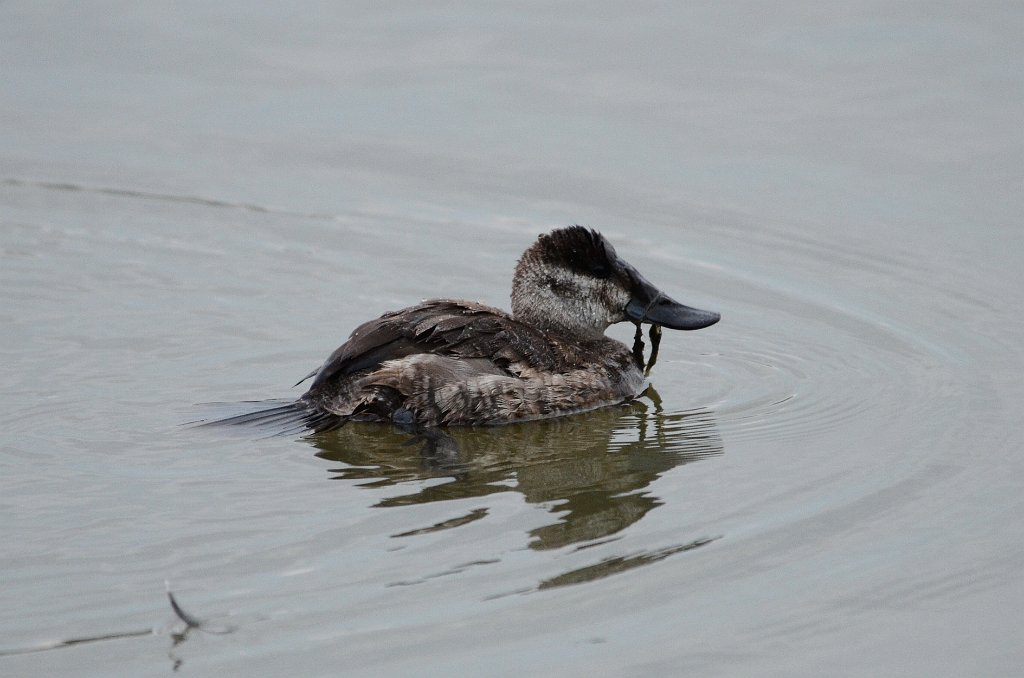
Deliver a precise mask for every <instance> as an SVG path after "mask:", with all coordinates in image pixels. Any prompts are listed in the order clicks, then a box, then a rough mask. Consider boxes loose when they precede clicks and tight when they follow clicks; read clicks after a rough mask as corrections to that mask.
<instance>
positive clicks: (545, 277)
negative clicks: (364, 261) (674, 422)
mask: <svg viewBox="0 0 1024 678" xmlns="http://www.w3.org/2000/svg"><path fill="white" fill-rule="evenodd" d="M718 319H719V315H718V314H717V313H713V312H710V311H701V310H699V309H695V308H690V307H688V306H684V305H682V304H680V303H678V302H676V301H674V300H673V299H671V298H670V297H668V296H666V295H665V294H663V293H662V292H660V291H659V290H658V289H657V288H655V287H654V286H653V285H652V284H651V283H649V282H648V281H647V280H646V279H645V278H644V277H643V276H642V275H640V273H639V272H638V271H637V270H636V269H635V268H633V267H632V266H631V265H629V264H628V263H626V262H625V261H624V260H622V259H621V258H620V257H619V256H618V255H617V254H616V252H615V249H614V248H613V247H612V245H611V244H610V243H609V242H608V241H607V240H606V239H605V238H604V237H603V236H602V235H601V234H600V233H598V232H597V231H594V230H590V229H586V228H583V227H581V226H570V227H568V228H562V229H556V230H554V231H552V232H550V233H548V234H543V235H541V236H540V237H539V238H538V239H537V241H536V242H535V243H534V244H533V245H532V246H531V247H530V248H528V249H527V250H526V252H525V253H524V254H523V256H522V257H521V258H520V259H519V262H518V264H517V265H516V269H515V273H514V276H513V281H512V313H506V312H505V311H502V310H499V309H496V308H492V307H489V306H484V305H482V304H478V303H474V302H469V301H459V300H452V299H434V300H430V301H424V302H422V303H420V304H418V305H416V306H411V307H409V308H405V309H402V310H400V311H394V312H391V313H386V314H384V315H382V316H381V317H379V318H377V319H375V320H371V321H369V322H367V323H364V324H363V325H360V326H359V327H358V328H356V330H355V331H354V332H353V333H352V334H351V336H350V337H349V339H348V340H347V341H346V342H345V343H344V344H343V345H342V346H340V347H339V348H338V349H337V350H335V351H334V353H332V354H331V355H330V357H328V359H327V360H326V361H325V362H324V363H323V365H322V366H321V367H320V368H319V369H317V370H315V371H313V372H311V373H310V374H309V375H307V376H306V379H308V378H310V377H312V378H313V381H312V383H311V385H310V387H309V390H308V391H307V392H306V393H305V394H304V395H303V396H302V397H301V398H299V399H298V400H296V401H295V402H293V403H290V404H288V405H285V406H283V407H278V408H273V409H270V410H264V411H262V412H256V413H252V414H250V415H241V416H239V417H235V418H233V419H232V420H226V421H233V422H235V423H244V422H261V423H274V424H283V425H289V426H291V425H299V426H302V427H305V428H309V429H313V430H316V431H319V430H325V429H330V428H336V427H338V426H341V425H343V424H344V423H345V422H347V421H353V420H357V421H382V422H392V423H395V424H398V425H402V426H408V427H414V428H415V427H434V426H448V425H494V424H507V423H512V422H520V421H528V420H533V419H542V418H547V417H556V416H561V415H566V414H572V413H575V412H582V411H586V410H592V409H595V408H598V407H604V406H607V405H612V404H617V403H622V402H624V401H627V400H629V399H632V398H635V397H636V396H638V395H639V394H640V393H641V392H642V391H643V390H644V389H645V388H646V379H645V377H644V373H643V365H642V364H641V363H642V356H640V357H638V356H635V355H634V354H633V353H632V352H631V351H630V349H629V348H627V347H626V346H625V345H624V344H623V343H621V342H619V341H616V340H614V339H611V338H609V337H607V336H605V334H604V332H605V330H606V329H607V328H608V327H609V326H610V325H611V324H613V323H617V322H623V321H627V320H628V321H631V322H633V323H635V324H636V325H637V326H638V328H639V326H640V324H641V323H649V324H652V325H657V326H659V327H667V328H670V329H683V330H692V329H700V328H702V327H707V326H709V325H713V324H714V323H716V322H718ZM302 381H305V379H303V380H302ZM300 383H301V382H300Z"/></svg>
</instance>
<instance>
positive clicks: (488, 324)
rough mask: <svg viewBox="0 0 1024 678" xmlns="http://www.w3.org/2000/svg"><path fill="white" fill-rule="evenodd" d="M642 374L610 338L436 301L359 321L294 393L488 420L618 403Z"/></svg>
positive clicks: (375, 412) (335, 409)
mask: <svg viewBox="0 0 1024 678" xmlns="http://www.w3.org/2000/svg"><path fill="white" fill-rule="evenodd" d="M645 381H646V380H645V378H644V375H643V372H642V370H641V369H640V366H638V365H637V364H636V361H635V360H634V358H633V356H632V354H631V353H630V351H629V350H628V349H627V348H626V346H625V345H624V344H622V343H621V342H619V341H616V340H614V339H611V338H608V337H604V336H601V337H594V338H582V339H581V338H569V337H564V336H561V335H559V334H556V333H552V332H545V331H542V330H539V329H537V328H535V327H532V326H530V325H527V324H525V323H523V322H520V321H518V320H516V319H515V318H514V317H512V316H511V315H509V314H508V313H505V312H504V311H501V310H499V309H496V308H491V307H489V306H484V305H482V304H476V303H473V302H468V301H458V300H451V299H435V300H430V301H425V302H423V303H421V304H419V305H417V306H412V307H410V308H406V309H403V310H401V311H395V312H392V313H387V314H385V315H383V316H381V317H380V318H377V319H376V320H371V321H370V322H368V323H365V324H363V325H361V326H360V327H359V328H357V329H356V330H355V331H354V332H353V333H352V336H351V337H350V338H349V340H348V341H347V342H345V344H344V345H342V346H341V347H340V348H338V350H336V351H335V352H334V354H332V355H331V357H330V358H328V360H327V361H326V362H325V363H324V365H323V366H322V367H321V368H320V369H319V370H318V371H317V373H316V378H315V379H314V381H313V384H312V385H311V386H310V388H309V391H307V393H306V394H305V395H304V396H303V397H302V398H301V400H302V401H304V402H305V403H307V404H308V405H309V406H310V407H311V408H313V409H314V410H316V411H319V412H331V413H334V414H337V415H340V416H342V417H347V418H351V419H359V420H374V421H396V422H399V423H416V424H419V425H424V426H445V425H492V424H506V423H511V422H517V421H528V420H531V419H542V418H546V417H555V416H561V415H565V414H572V413H575V412H582V411H585V410H591V409H594V408H597V407H603V406H605V405H611V404H615V403H621V402H623V401H625V400H629V399H631V398H633V397H635V396H637V395H639V394H640V392H641V391H643V390H644V388H645Z"/></svg>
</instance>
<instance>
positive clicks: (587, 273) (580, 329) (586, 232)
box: [512, 226, 721, 338]
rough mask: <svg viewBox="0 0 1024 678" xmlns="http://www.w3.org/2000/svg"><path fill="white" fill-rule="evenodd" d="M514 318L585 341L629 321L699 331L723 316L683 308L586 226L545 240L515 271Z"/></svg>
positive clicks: (561, 231)
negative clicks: (613, 325) (616, 324)
mask: <svg viewBox="0 0 1024 678" xmlns="http://www.w3.org/2000/svg"><path fill="white" fill-rule="evenodd" d="M512 315H513V317H515V318H516V319H517V320H521V321H523V322H526V323H528V324H530V325H532V326H534V327H538V328H542V329H548V330H554V331H558V332H562V333H565V334H569V335H571V336H576V337H581V338H594V337H597V336H600V335H603V334H604V332H605V330H606V329H608V326H609V325H612V324H614V323H618V322H623V321H625V320H630V321H633V322H635V323H650V324H652V325H658V326H660V327H667V328H669V329H673V330H699V329H701V328H704V327H708V326H710V325H714V324H715V323H716V322H718V320H719V318H720V317H721V316H719V314H718V313H714V312H713V311H702V310H700V309H696V308H691V307H689V306H684V305H683V304H680V303H679V302H677V301H675V300H674V299H672V298H671V297H669V296H668V295H666V294H664V293H663V292H662V291H661V290H659V289H658V288H657V287H655V286H654V285H652V284H651V283H650V282H648V280H647V279H646V278H644V277H643V276H642V275H641V274H640V272H639V271H637V270H636V269H635V268H633V266H631V265H630V264H629V263H627V262H626V261H624V260H623V259H621V258H619V256H618V255H617V254H616V253H615V248H614V247H612V245H611V243H609V242H608V241H607V240H605V238H604V236H602V235H601V234H600V233H598V232H597V231H595V230H593V229H587V228H584V227H582V226H569V227H568V228H559V229H556V230H554V231H552V232H551V233H547V234H544V235H541V236H540V237H539V238H538V239H537V242H535V243H534V244H533V245H531V246H530V248H529V249H527V250H526V252H524V253H523V256H522V257H520V259H519V263H518V264H517V265H516V270H515V275H514V276H513V279H512Z"/></svg>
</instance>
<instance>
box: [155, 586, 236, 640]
mask: <svg viewBox="0 0 1024 678" xmlns="http://www.w3.org/2000/svg"><path fill="white" fill-rule="evenodd" d="M164 585H165V586H166V587H167V600H169V601H171V609H172V610H174V614H175V615H177V617H178V619H180V620H181V621H183V622H185V626H186V628H190V629H199V630H200V631H203V632H204V633H215V634H217V635H221V634H225V633H232V632H234V630H235V627H234V626H210V625H209V624H207V623H206V622H204V621H203V620H202V619H199V618H198V617H195V616H193V615H191V614H189V613H188V612H185V610H183V609H181V605H178V601H177V600H176V599H175V598H174V594H173V593H171V585H170V583H169V582H166V581H165V582H164Z"/></svg>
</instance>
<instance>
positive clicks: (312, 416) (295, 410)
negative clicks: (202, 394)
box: [199, 400, 348, 435]
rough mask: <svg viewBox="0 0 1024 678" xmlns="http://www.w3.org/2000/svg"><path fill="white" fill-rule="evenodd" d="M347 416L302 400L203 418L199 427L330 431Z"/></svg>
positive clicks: (291, 431) (345, 420) (282, 432)
mask: <svg viewBox="0 0 1024 678" xmlns="http://www.w3.org/2000/svg"><path fill="white" fill-rule="evenodd" d="M347 421H348V417H345V416H342V415H340V414H333V413H331V412H324V411H323V410H320V409H318V408H316V407H314V406H312V405H311V404H310V403H308V402H306V401H303V400H296V401H294V402H290V403H286V404H284V405H279V406H277V407H268V408H264V409H262V410H256V411H255V412H245V413H243V414H236V415H234V416H232V417H226V418H224V419H215V420H213V421H205V422H203V423H201V424H199V425H200V426H246V427H252V428H256V429H264V430H265V429H274V433H275V434H277V435H289V434H294V433H302V432H308V431H312V432H314V433H320V432H321V431H331V430H334V429H337V428H341V427H342V426H344V425H345V423H346V422H347Z"/></svg>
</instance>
